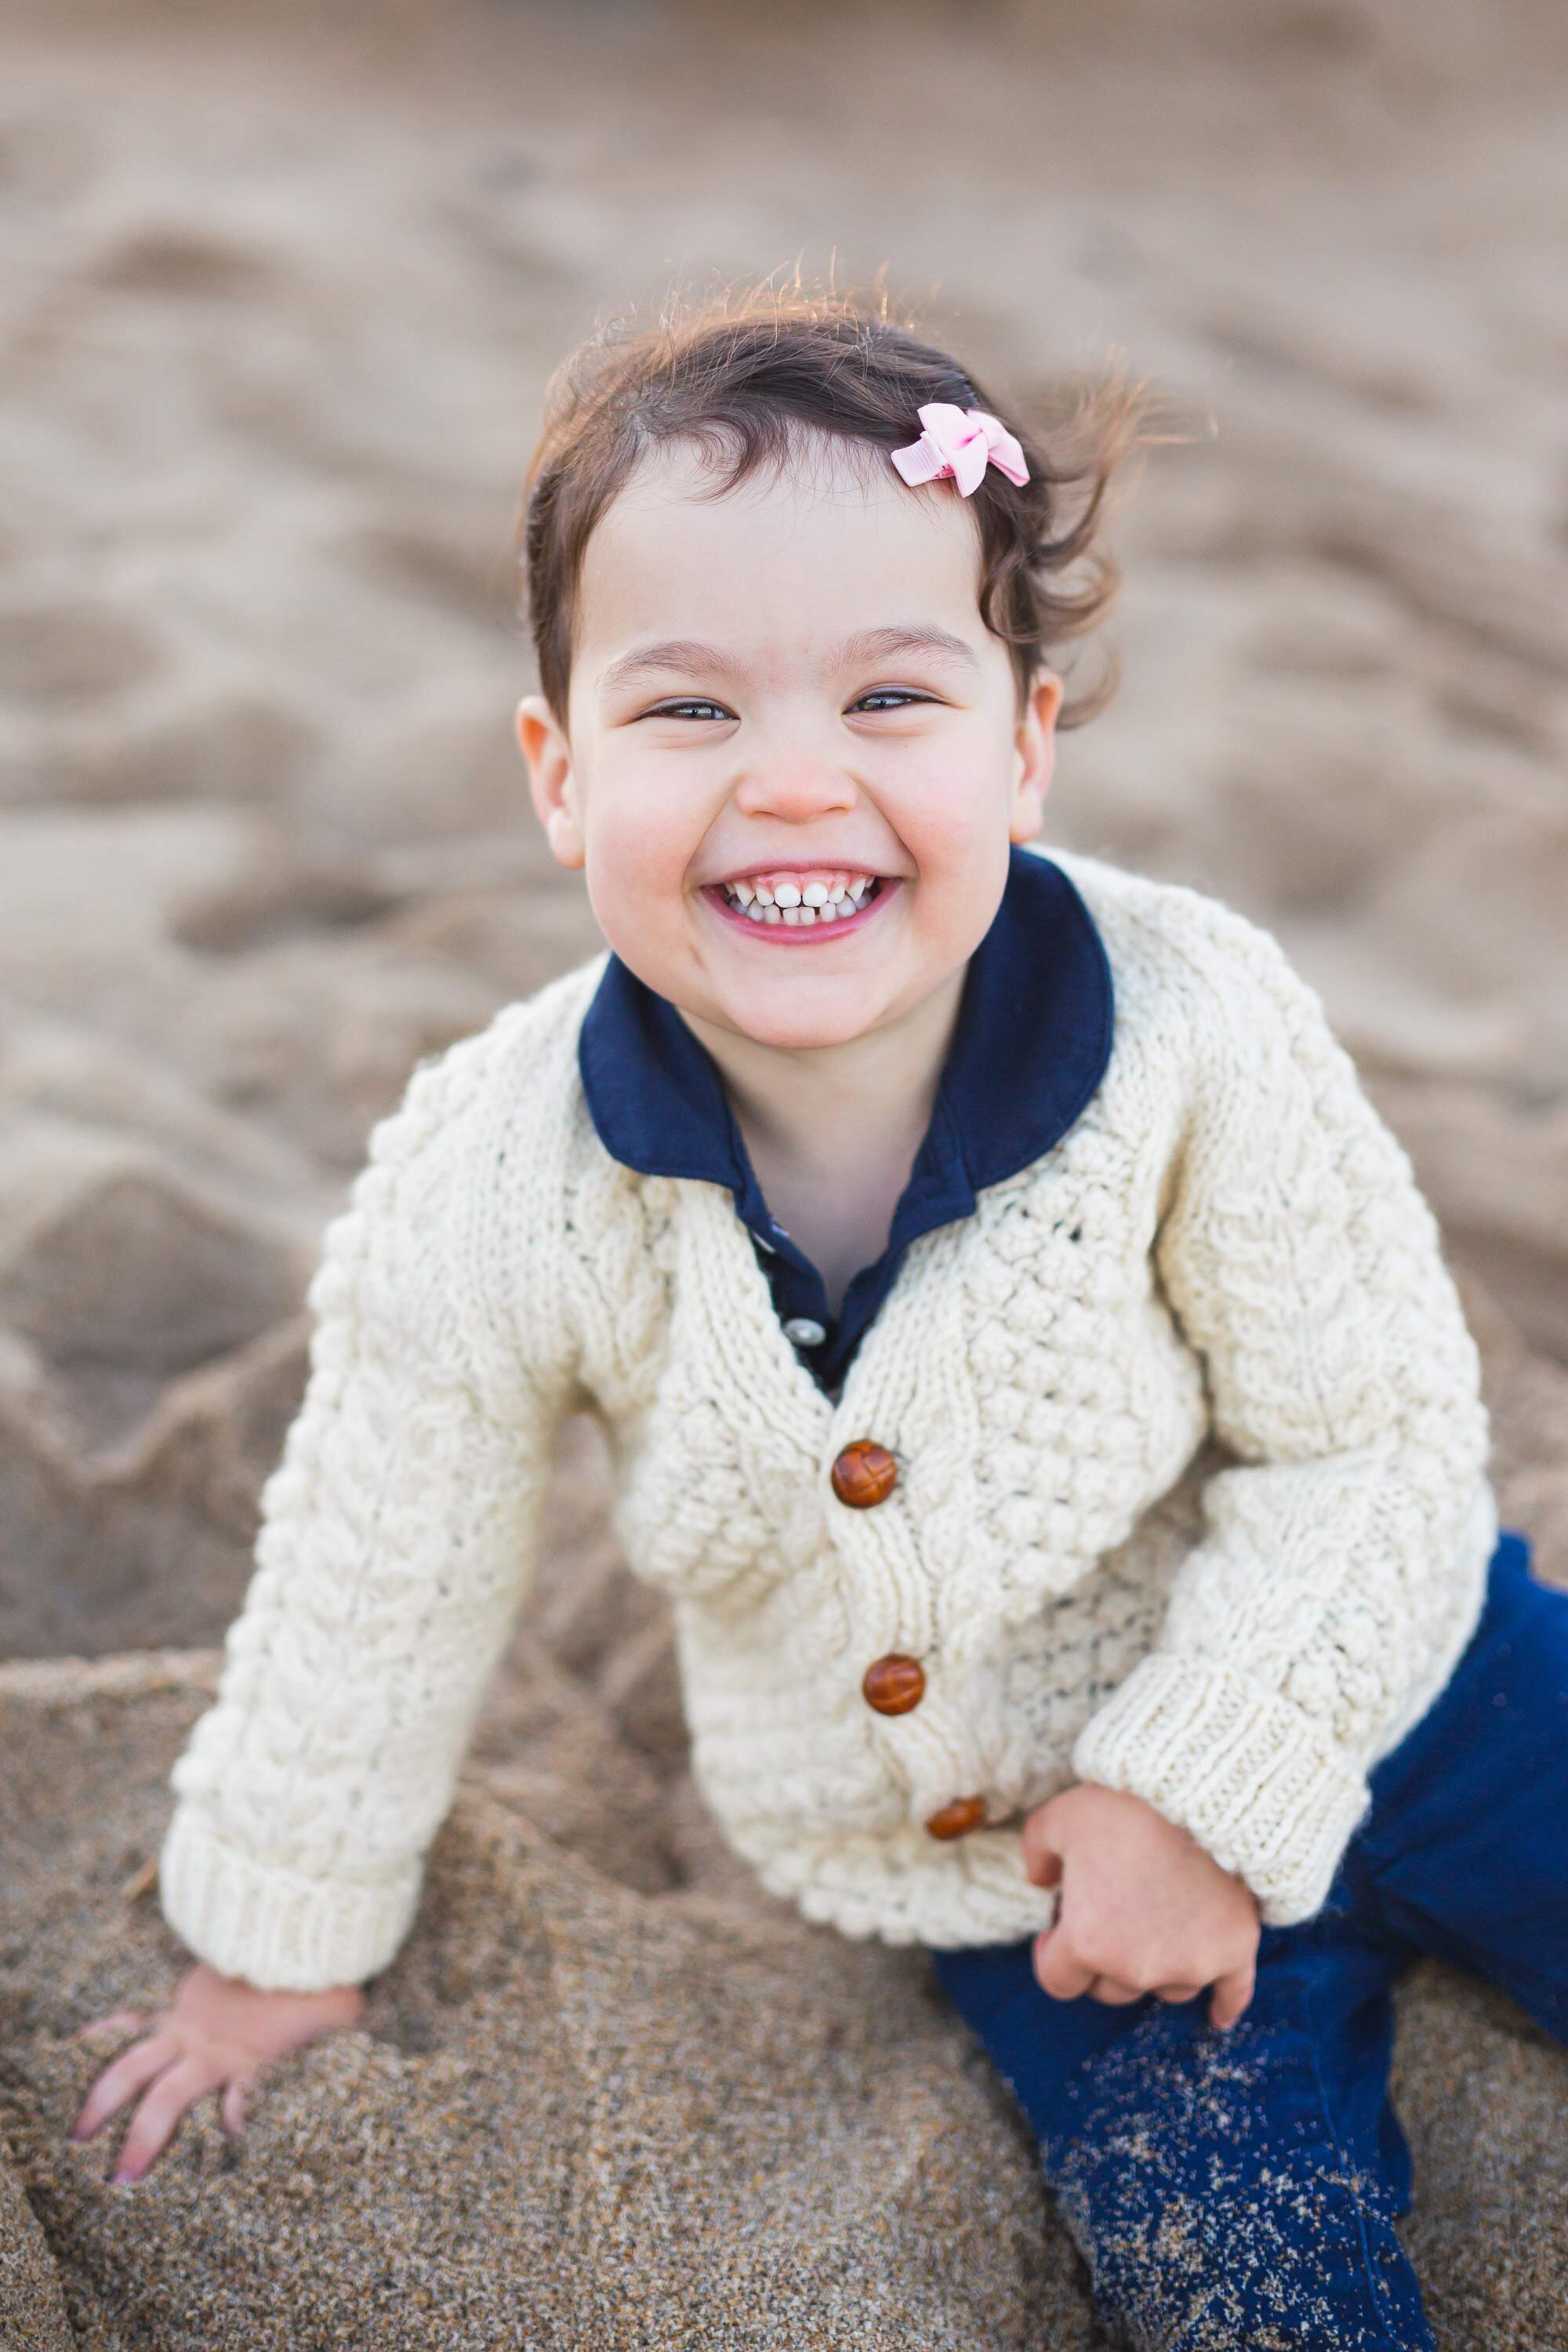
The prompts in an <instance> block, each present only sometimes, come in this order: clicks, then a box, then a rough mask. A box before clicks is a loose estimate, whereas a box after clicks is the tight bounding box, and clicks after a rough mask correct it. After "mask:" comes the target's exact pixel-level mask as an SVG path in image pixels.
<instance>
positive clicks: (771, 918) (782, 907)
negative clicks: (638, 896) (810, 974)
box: [703, 867, 899, 945]
mask: <svg viewBox="0 0 1568 2352" xmlns="http://www.w3.org/2000/svg"><path fill="white" fill-rule="evenodd" d="M898 887H899V885H898V882H897V880H896V879H895V878H894V877H891V876H888V875H879V874H866V873H858V872H856V871H854V870H853V869H839V870H837V871H829V870H826V869H824V868H820V867H819V868H816V870H814V871H812V872H808V873H798V874H797V873H768V874H756V875H749V876H746V877H743V878H737V879H736V880H735V881H733V882H714V883H710V884H708V885H707V886H706V887H705V888H704V891H703V896H704V898H708V899H709V900H710V902H711V904H712V905H713V906H715V907H716V908H718V909H719V910H720V911H721V913H722V914H723V915H724V916H725V918H726V919H728V920H729V921H730V922H731V923H733V924H734V925H735V926H736V927H737V929H741V930H742V931H751V932H752V933H754V934H755V935H756V936H757V937H759V938H762V939H766V940H772V941H774V942H776V943H778V944H780V945H782V944H783V943H784V940H790V941H792V942H796V941H798V942H800V943H802V944H804V943H805V940H826V939H832V938H836V937H837V935H838V934H839V933H841V932H844V931H847V930H850V929H858V927H859V926H860V925H861V924H862V923H864V921H865V920H866V919H867V917H868V915H869V914H870V913H871V911H872V910H873V908H876V907H878V906H879V905H881V904H882V903H883V901H884V900H885V899H887V898H890V897H891V896H892V895H893V893H894V892H895V891H896V890H897V889H898Z"/></svg>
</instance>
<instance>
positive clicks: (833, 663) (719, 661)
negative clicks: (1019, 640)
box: [599, 622, 980, 694]
mask: <svg viewBox="0 0 1568 2352" xmlns="http://www.w3.org/2000/svg"><path fill="white" fill-rule="evenodd" d="M900 654H925V655H927V656H935V657H936V659H937V660H939V661H949V662H955V663H958V664H960V665H961V666H962V667H963V668H965V669H969V670H975V669H978V668H979V667H980V665H979V663H978V661H977V660H976V659H975V656H974V650H973V646H967V645H965V644H964V642H963V638H962V637H955V636H954V635H953V634H952V630H951V629H942V628H939V627H938V626H937V625H936V624H935V623H934V622H920V623H916V624H913V625H906V626H903V627H893V628H886V629H862V630H860V631H859V632H858V634H857V635H854V636H852V637H846V638H845V640H844V642H843V644H842V645H841V646H836V647H835V648H834V649H833V651H832V652H831V653H830V654H829V656H828V657H827V660H826V664H825V667H826V668H829V669H859V668H862V667H865V665H866V664H867V663H868V662H879V661H890V660H892V659H893V658H894V657H895V656H898V655H900ZM736 667H737V665H736V664H735V662H734V661H733V660H732V659H731V656H729V655H728V654H725V653H722V652H721V650H720V649H719V647H718V646H705V645H702V644H700V643H699V642H698V641H697V640H696V639H695V638H692V637H667V638H665V639H663V640H661V642H660V643H658V645H652V646H637V647H636V648H635V650H634V651H633V652H631V653H629V654H623V655H622V656H621V658H620V660H619V661H614V662H612V663H611V664H610V666H609V667H608V669H606V670H605V671H604V672H603V674H602V675H601V677H600V679H599V691H600V693H601V694H614V693H615V692H616V690H617V689H618V688H621V687H623V686H629V685H630V684H632V683H633V681H634V680H636V679H637V678H639V677H647V676H648V675H650V674H652V673H654V672H658V671H666V670H672V669H675V670H706V671H708V672H709V673H710V675H713V674H717V675H721V676H728V677H733V676H734V675H735V672H736Z"/></svg>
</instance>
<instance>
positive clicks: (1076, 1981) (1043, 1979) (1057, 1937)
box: [1034, 1928, 1095, 2000]
mask: <svg viewBox="0 0 1568 2352" xmlns="http://www.w3.org/2000/svg"><path fill="white" fill-rule="evenodd" d="M1034 1963H1035V1980H1036V1982H1037V1984H1038V1986H1039V1988H1040V1990H1041V1991H1042V1992H1048V1993H1049V1994H1050V1996H1051V1999H1052V2000H1078V1999H1079V1996H1080V1995H1081V1994H1083V1993H1086V1992H1087V1991H1088V1990H1089V1987H1090V1985H1091V1984H1092V1983H1093V1982H1094V1978H1095V1971H1094V1970H1093V1969H1089V1968H1085V1966H1084V1964H1083V1962H1082V1961H1081V1960H1080V1959H1078V1958H1075V1956H1074V1953H1073V1948H1072V1946H1071V1944H1070V1943H1068V1940H1067V1938H1066V1937H1065V1936H1063V1935H1062V1934H1061V1932H1060V1930H1059V1929H1057V1928H1047V1929H1046V1930H1045V1932H1044V1933H1043V1934H1041V1935H1038V1936H1037V1937H1036V1938H1035V1948H1034Z"/></svg>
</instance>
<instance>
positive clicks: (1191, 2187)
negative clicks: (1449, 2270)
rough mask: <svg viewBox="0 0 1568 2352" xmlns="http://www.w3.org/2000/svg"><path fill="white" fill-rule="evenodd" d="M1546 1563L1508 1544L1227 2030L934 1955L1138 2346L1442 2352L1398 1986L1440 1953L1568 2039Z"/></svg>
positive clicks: (1565, 1695) (1104, 2304)
mask: <svg viewBox="0 0 1568 2352" xmlns="http://www.w3.org/2000/svg"><path fill="white" fill-rule="evenodd" d="M1530 1563H1531V1548H1530V1542H1529V1538H1527V1537H1525V1536H1522V1535H1520V1534H1517V1533H1516V1532H1514V1531H1512V1530H1511V1529H1508V1530H1504V1532H1503V1533H1502V1535H1501V1538H1500V1541H1499V1544H1498V1547H1497V1549H1496V1551H1495V1552H1494V1554H1493V1556H1492V1561H1491V1568H1490V1572H1489V1590H1488V1597H1487V1603H1486V1609H1485V1612H1484V1613H1483V1616H1482V1618H1481V1622H1480V1623H1479V1626H1478V1628H1477V1630H1476V1633H1475V1634H1474V1636H1473V1638H1472V1640H1471V1642H1470V1643H1469V1646H1468V1649H1467V1650H1466V1651H1465V1654H1464V1655H1463V1657H1462V1658H1461V1659H1460V1661H1459V1664H1458V1667H1457V1669H1456V1670H1455V1673H1454V1675H1453V1676H1452V1678H1451V1679H1450V1681H1449V1682H1448V1684H1447V1686H1446V1688H1445V1689H1444V1690H1443V1691H1442V1692H1441V1694H1440V1695H1439V1696H1438V1697H1437V1698H1436V1700H1435V1701H1434V1702H1433V1704H1432V1706H1430V1707H1429V1708H1428V1710H1427V1712H1426V1715H1425V1716H1424V1717H1422V1719H1421V1721H1420V1722H1419V1723H1418V1724H1417V1725H1416V1727H1415V1729H1414V1730H1413V1731H1411V1732H1410V1733H1409V1734H1408V1735H1407V1736H1406V1738H1405V1739H1404V1740H1403V1741H1402V1742H1401V1743H1400V1745H1399V1746H1398V1747H1397V1748H1395V1749H1394V1751H1393V1753H1392V1754H1391V1755H1389V1756H1387V1757H1385V1758H1384V1760H1383V1761H1382V1763H1380V1764H1379V1765H1378V1766H1377V1767H1376V1769H1375V1770H1374V1771H1373V1775H1372V1794H1373V1802H1372V1806H1371V1809H1370V1811H1369V1812H1368V1813H1367V1815H1366V1816H1365V1818H1364V1820H1363V1823H1362V1826H1361V1827H1360V1829H1359V1830H1358V1831H1357V1832H1356V1833H1355V1835H1354V1837H1353V1838H1352V1840H1351V1843H1350V1844H1349V1846H1348V1847H1347V1849H1346V1851H1345V1854H1344V1858H1343V1861H1342V1865H1341V1868H1340V1870H1339V1873H1338V1874H1337V1876H1336V1878H1335V1880H1334V1884H1333V1886H1332V1888H1331V1891H1330V1894H1329V1896H1328V1900H1327V1901H1326V1903H1325V1904H1324V1906H1323V1907H1322V1909H1321V1911H1320V1912H1319V1913H1318V1914H1317V1915H1316V1916H1315V1917H1313V1918H1311V1919H1310V1920H1308V1921H1306V1922H1304V1923H1303V1924H1302V1925H1301V1926H1300V1927H1266V1928H1265V1929H1264V1931H1263V1937H1262V1942H1261V1946H1260V1948H1259V1952H1258V1989H1257V1991H1256V1993H1255V1995H1254V1997H1253V2000H1252V2005H1251V2007H1250V2008H1249V2009H1248V2010H1247V2013H1246V2015H1245V2016H1244V2017H1243V2018H1242V2019H1241V2021H1240V2022H1239V2024H1237V2025H1236V2026H1235V2027H1234V2028H1233V2029H1232V2030H1231V2032H1229V2033H1219V2032H1215V2029H1214V2027H1212V2026H1211V2025H1210V2024H1209V2023H1208V2022H1207V2017H1206V2008H1207V2003H1206V1999H1200V2000H1191V2001H1185V2002H1182V2003H1180V2004H1170V2003H1165V2002H1162V2001H1158V2000H1155V1999H1154V1998H1153V1997H1152V1995H1150V1996H1149V1997H1148V1998H1146V1999H1145V2000H1141V2001H1139V2002H1136V2003H1134V2004H1131V2005H1129V2006H1128V2007H1127V2008H1124V2009H1113V2008H1110V2007H1108V2006H1107V2005H1106V2004H1105V2003H1104V2002H1101V2001H1096V2000H1091V1999H1090V1998H1089V1996H1088V1995H1087V1994H1085V1995H1084V1997H1083V1998H1082V1999H1081V2000H1070V2001H1058V2000H1052V1999H1051V1998H1050V1996H1049V1995H1048V1994H1047V1993H1045V1992H1042V1991H1041V1990H1040V1988H1039V1986H1038V1985H1037V1983H1036V1981H1035V1977H1034V1971H1033V1968H1032V1966H1031V1962H1030V1952H1031V1948H1032V1942H1033V1939H1032V1938H1031V1937H1025V1938H1024V1940H1023V1941H1022V1942H1020V1943H1016V1944H988V1945H981V1946H977V1947H973V1948H970V1949H967V1950H963V1951H933V1952H932V1954H931V1958H932V1959H933V1961H934V1962H935V1965H936V1969H937V1972H938V1975H939V1977H940V1979H941V1981H942V1986H943V1987H944V1989H945V1990H946V1991H947V1992H948V1993H949V1995H950V1996H951V1997H952V2000H953V2002H954V2004H955V2005H956V2007H957V2008H958V2010H959V2011H961V2013H962V2014H963V2017H964V2018H966V2019H967V2021H968V2022H969V2023H970V2025H971V2026H973V2029H974V2031H975V2032H976V2033H977V2034H978V2035H979V2036H980V2038H981V2040H982V2041H983V2042H984V2044H985V2047H986V2049H987V2050H988V2051H989V2052H990V2054H991V2056H992V2058H993V2060H994V2063H995V2064H996V2066H997V2068H998V2069H999V2071H1000V2072H1001V2074H1002V2075H1003V2076H1004V2078H1005V2081H1006V2082H1007V2084H1009V2086H1010V2087H1011V2089H1012V2090H1013V2092H1014V2094H1015V2095H1016V2097H1017V2099H1018V2101H1019V2104H1020V2105H1021V2106H1022V2107H1023V2109H1024V2112H1025V2114H1026V2116H1027V2117H1028V2119H1029V2123H1030V2125H1031V2126H1032V2127H1033V2129H1034V2131H1035V2134H1036V2136H1037V2138H1038V2140H1039V2142H1040V2151H1041V2158H1042V2161H1043V2164H1044V2168H1045V2173H1046V2178H1047V2181H1048V2182H1049V2184H1050V2186H1051V2188H1052V2189H1053V2190H1054V2191H1055V2194H1056V2196H1057V2199H1058V2204H1059V2205H1060V2208H1061V2210H1062V2212H1063V2214H1064V2217H1065V2218H1066V2220H1067V2221H1068V2226H1069V2228H1070V2229H1071V2231H1072V2233H1073V2235H1074V2237H1075V2239H1076V2240H1077V2242H1078V2243H1079V2247H1080V2249H1081V2250H1082V2252H1083V2254H1084V2256H1085V2258H1086V2260H1087V2261H1088V2263H1089V2269H1090V2272H1091V2274H1092V2276H1093V2281H1094V2289H1095V2294H1096V2298H1097V2300H1098V2302H1099V2305H1100V2309H1101V2311H1102V2312H1103V2314H1104V2315H1105V2317H1106V2319H1107V2320H1108V2321H1109V2322H1110V2325H1111V2326H1113V2327H1116V2328H1119V2329H1120V2330H1121V2332H1122V2333H1123V2335H1124V2336H1126V2338H1127V2340H1128V2341H1129V2342H1130V2343H1131V2345H1133V2346H1134V2347H1140V2352H1145V2347H1154V2346H1158V2347H1160V2352H1197V2347H1203V2352H1221V2348H1222V2347H1224V2352H1230V2347H1237V2352H1241V2347H1247V2352H1254V2348H1255V2347H1268V2346H1281V2347H1283V2346H1289V2347H1291V2352H1317V2347H1325V2352H1326V2347H1331V2346H1332V2347H1336V2352H1339V2347H1345V2346H1358V2347H1360V2346H1367V2347H1370V2346H1378V2347H1389V2346H1398V2347H1423V2352H1431V2347H1432V2344H1433V2338H1432V2335H1431V2331H1430V2329H1429V2328H1428V2326H1427V2324H1426V2319H1425V2317H1424V2316H1423V2314H1422V2309H1421V2296H1420V2292H1419V2289H1418V2288H1417V2286H1416V2284H1415V2273H1414V2272H1413V2271H1412V2269H1411V2267H1410V2264H1409V2262H1408V2260H1407V2259H1406V2257H1405V2252H1404V2251H1403V2249H1402V2247H1401V2246H1400V2243H1399V2240H1398V2239H1397V2237H1396V2236H1395V2234H1394V2217H1395V2216H1396V2215H1397V2214H1400V2213H1403V2212H1405V2210H1406V2209H1407V2207H1408V2205H1409V2201H1410V2154H1409V2150H1408V2148H1407V2147H1406V2145H1405V2136H1404V2134H1403V2133H1402V2131H1401V2130H1400V2127H1399V2125H1398V2123H1397V2121H1396V2120H1395V2117H1394V2110H1393V2108H1392V2106H1391V2105H1389V2100H1388V2088H1387V2084H1388V2067H1389V2059H1390V2055H1391V2052H1392V2045H1393V2038H1394V2011H1393V2002H1392V1999H1391V1991H1392V1987H1393V1984H1394V1979H1395V1978H1396V1977H1397V1976H1398V1974H1399V1972H1400V1971H1401V1969H1403V1968H1404V1967H1405V1965H1406V1964H1407V1963H1408V1962H1409V1961H1411V1960H1412V1959H1413V1958H1415V1956H1416V1955H1417V1954H1419V1953H1424V1952H1426V1953H1436V1955H1437V1956H1438V1957H1439V1958H1443V1959H1445V1960H1449V1961H1452V1962H1454V1963H1455V1964H1456V1965H1457V1966H1458V1967H1460V1968H1464V1969H1473V1970H1475V1971H1476V1972H1477V1973H1479V1975H1481V1976H1484V1977H1489V1979H1491V1981H1492V1983H1493V1984H1496V1985H1500V1986H1501V1988H1502V1990H1504V1991H1505V1992H1507V1993H1509V1994H1510V1995H1511V1996H1512V1998H1513V1999H1514V2000H1516V2001H1518V2002H1519V2003H1520V2005H1521V2008H1523V2009H1525V2010H1528V2011H1529V2012H1530V2014H1531V2017H1533V2018H1535V2019H1536V2020H1537V2021H1539V2022H1540V2023H1541V2024H1542V2025H1543V2026H1545V2027H1546V2028H1547V2029H1548V2030H1549V2031H1550V2032H1552V2033H1554V2034H1556V2035H1557V2036H1558V2037H1559V2039H1560V2040H1563V2041H1564V2042H1568V1593H1562V1592H1557V1591H1552V1589H1551V1588H1550V1587H1548V1586H1546V1585H1544V1584H1542V1583H1541V1582H1540V1581H1539V1580H1537V1579H1536V1578H1535V1577H1533V1576H1532V1575H1531V1572H1530Z"/></svg>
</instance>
